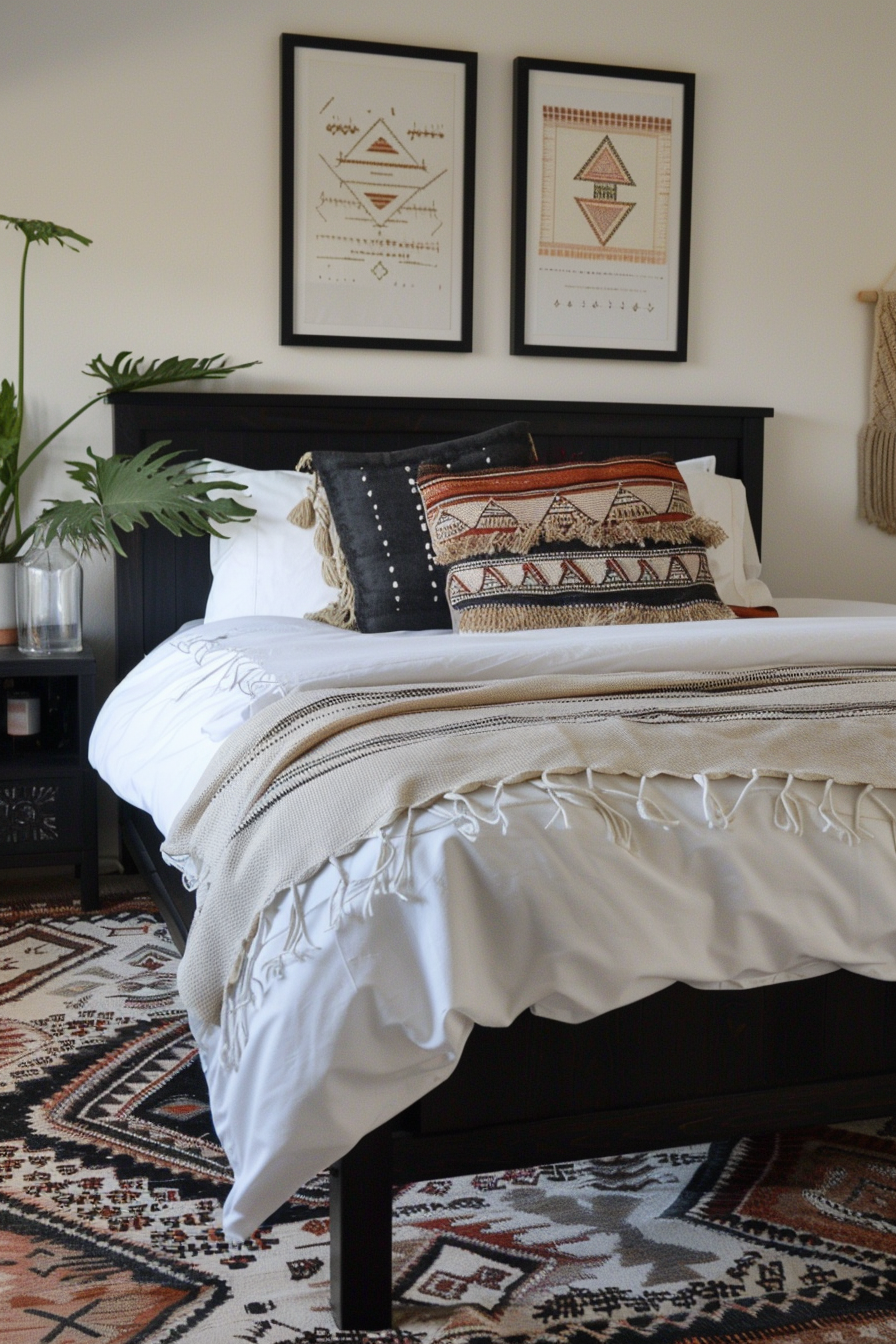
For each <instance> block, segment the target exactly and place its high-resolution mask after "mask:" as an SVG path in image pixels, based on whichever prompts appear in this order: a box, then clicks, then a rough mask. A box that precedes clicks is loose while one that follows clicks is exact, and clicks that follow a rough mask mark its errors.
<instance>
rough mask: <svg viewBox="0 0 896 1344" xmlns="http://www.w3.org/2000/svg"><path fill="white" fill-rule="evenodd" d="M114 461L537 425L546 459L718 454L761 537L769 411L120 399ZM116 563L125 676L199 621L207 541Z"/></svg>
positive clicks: (237, 454)
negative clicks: (166, 443)
mask: <svg viewBox="0 0 896 1344" xmlns="http://www.w3.org/2000/svg"><path fill="white" fill-rule="evenodd" d="M109 400H110V401H111V403H112V405H113V407H114V411H115V452H116V453H135V452H137V451H138V450H139V449H141V448H144V447H146V446H147V445H148V444H150V443H154V442H156V441H157V440H159V439H170V440H171V445H172V448H175V449H178V450H179V451H182V452H184V453H185V454H186V455H187V456H189V457H213V458H217V459H218V460H219V461H224V462H234V463H237V464H239V465H240V466H248V467H255V468H261V469H273V468H292V467H294V466H295V464H296V462H297V461H298V459H299V457H300V456H301V455H302V454H303V453H306V452H309V451H311V450H313V449H314V448H322V447H327V448H339V449H344V450H345V451H347V452H351V451H353V450H354V451H356V452H357V451H360V450H367V451H371V450H379V451H389V450H391V449H394V448H407V447H413V446H417V445H420V444H425V443H434V442H438V441H439V440H443V439H453V438H458V437H459V436H461V435H463V434H473V433H475V432H476V431H477V430H481V429H487V428H489V427H490V426H492V425H501V424H505V423H506V422H507V421H509V420H528V422H529V424H530V426H531V429H532V435H533V438H534V439H535V443H536V446H537V448H538V454H539V457H540V458H541V460H542V461H557V460H561V461H563V460H570V459H576V458H591V459H599V458H604V457H613V456H616V455H619V454H641V453H644V454H647V453H657V452H666V453H670V454H671V455H672V456H673V457H674V458H683V457H701V456H703V455H705V454H708V453H714V454H715V457H716V463H717V466H716V469H717V471H719V472H721V473H722V474H724V475H726V476H736V477H739V478H740V479H741V480H742V481H743V482H744V485H745V487H746V491H747V500H748V503H749V508H750V515H751V517H752V519H753V527H754V529H755V532H756V540H757V542H761V534H762V444H763V431H764V422H765V418H766V417H767V416H770V415H772V414H773V412H772V411H771V410H768V409H765V408H744V407H732V406H652V405H637V404H628V403H615V402H548V401H510V400H507V401H492V400H489V401H472V400H454V399H446V398H443V397H328V396H293V395H290V394H287V395H282V394H268V393H230V392H224V393H220V392H200V393H183V392H160V393H146V392H143V393H141V392H137V393H118V394H115V395H113V396H111V397H110V398H109ZM127 550H128V559H127V560H126V561H123V562H122V561H117V564H116V602H117V626H116V629H117V670H118V676H119V678H121V677H122V676H124V675H125V673H126V672H128V671H129V670H130V668H132V667H133V666H134V664H135V663H137V662H139V661H140V659H141V658H142V657H143V656H144V655H145V654H146V653H148V652H149V650H150V649H152V648H154V647H155V646H156V645H157V644H158V643H160V641H161V640H163V639H164V638H165V637H166V636H167V635H170V634H172V633H173V632H174V631H175V630H176V629H177V628H178V627H179V626H180V625H182V624H183V623H184V621H189V620H193V619H195V618H196V617H201V616H202V614H203V612H204V610H205V603H206V599H207V597H208V591H209V587H210V585H211V572H210V570H209V563H208V541H207V539H206V538H196V537H182V538H175V537H172V536H171V535H170V534H169V533H168V532H166V531H165V530H164V529H163V528H161V527H152V528H149V529H148V530H146V531H144V530H143V529H137V530H136V531H135V532H134V533H133V534H132V536H131V538H129V541H128V546H127Z"/></svg>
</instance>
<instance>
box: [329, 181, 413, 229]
mask: <svg viewBox="0 0 896 1344" xmlns="http://www.w3.org/2000/svg"><path fill="white" fill-rule="evenodd" d="M342 183H343V186H346V187H348V189H349V191H350V192H351V193H352V195H353V196H354V198H355V200H356V201H357V202H358V204H359V205H360V206H362V207H363V209H364V210H366V211H367V213H368V215H370V217H371V219H373V220H374V221H375V222H376V223H377V224H388V222H389V220H390V219H391V218H392V216H393V215H395V214H397V213H398V211H399V210H400V209H401V208H402V206H403V205H407V203H408V201H409V200H410V199H411V197H412V196H416V195H417V192H418V191H420V190H421V188H422V186H423V185H424V184H423V183H420V184H419V185H417V184H415V185H414V186H411V187H404V186H400V185H396V184H395V183H394V182H390V183H389V184H388V185H382V184H376V185H375V184H373V183H370V182H350V181H349V180H348V178H347V177H346V178H343V180H342Z"/></svg>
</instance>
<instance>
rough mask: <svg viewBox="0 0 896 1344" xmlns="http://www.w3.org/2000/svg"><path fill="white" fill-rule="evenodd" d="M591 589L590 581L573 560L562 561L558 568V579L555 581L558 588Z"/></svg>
mask: <svg viewBox="0 0 896 1344" xmlns="http://www.w3.org/2000/svg"><path fill="white" fill-rule="evenodd" d="M582 586H584V587H586V588H590V587H591V579H589V577H588V575H587V574H586V573H585V572H584V571H583V570H581V569H579V567H578V565H577V564H576V563H575V561H574V560H564V561H563V563H562V564H561V566H560V578H559V579H558V581H557V587H558V588H580V587H582Z"/></svg>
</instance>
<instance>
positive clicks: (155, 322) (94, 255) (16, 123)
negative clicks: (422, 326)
mask: <svg viewBox="0 0 896 1344" xmlns="http://www.w3.org/2000/svg"><path fill="white" fill-rule="evenodd" d="M284 31H286V32H297V33H317V34H322V35H326V36H334V37H353V38H366V39H370V40H379V41H391V42H406V43H415V44H420V45H431V46H444V47H459V48H465V49H469V50H474V51H478V52H479V104H478V106H479V136H478V163H477V201H476V265H475V328H474V352H473V354H470V355H445V354H431V353H418V352H413V353H411V352H401V351H384V352H377V351H363V350H356V351H345V352H339V351H332V350H314V349H308V348H286V347H281V346H280V345H279V344H278V340H277V302H278V191H279V182H278V172H279V167H278V134H279V108H278V98H279V89H278V37H279V34H280V33H281V32H284ZM894 53H896V3H894V0H748V3H744V0H551V2H550V3H547V4H545V3H540V4H536V3H535V2H534V0H452V2H451V4H448V5H446V4H443V3H436V2H435V0H379V2H378V3H377V4H375V5H374V4H371V3H364V0H343V2H342V3H341V4H338V5H337V4H333V3H332V2H324V0H253V3H251V4H250V3H246V0H153V3H152V4H150V5H147V4H143V3H141V4H138V3H136V0H79V3H78V4H72V3H71V0H0V127H2V130H3V134H2V145H3V148H2V152H0V165H2V169H0V184H2V185H0V211H2V212H3V213H8V214H12V215H29V216H34V217H38V218H49V219H53V220H55V221H56V222H57V223H60V224H64V225H66V226H68V227H70V228H74V229H75V230H77V231H78V232H83V233H86V234H87V235H88V236H89V237H91V238H92V239H93V240H94V243H93V246H92V247H91V248H90V249H88V250H87V251H86V252H84V253H82V254H81V255H75V254H74V253H72V252H63V251H61V250H60V249H58V248H56V247H54V248H52V249H49V250H48V249H40V250H39V251H36V250H32V260H31V261H30V262H29V267H30V275H29V296H30V297H29V339H30V347H29V353H28V367H27V374H26V397H27V400H28V407H29V414H30V417H31V431H32V433H33V434H37V433H39V432H40V430H41V428H43V427H46V428H50V427H52V426H53V425H54V424H55V423H57V422H58V421H59V420H61V419H62V418H64V416H65V415H66V414H67V413H69V412H70V410H71V409H72V408H73V407H74V406H76V405H77V404H79V401H80V400H84V399H86V395H87V394H89V392H90V390H91V389H92V387H93V384H92V383H91V382H90V381H88V380H87V379H85V378H83V377H82V376H81V374H80V373H79V370H80V369H81V368H82V367H83V365H84V363H85V362H86V360H87V359H89V358H90V357H92V356H93V355H95V354H96V353H98V352H100V351H101V352H102V353H103V354H105V355H111V354H114V353H115V352H117V351H118V350H120V349H131V350H133V351H134V352H135V353H138V354H140V353H143V354H146V355H148V356H154V355H167V354H174V353H177V354H182V355H187V354H196V355H200V354H212V353H215V352H217V351H225V352H227V354H228V355H229V356H230V357H231V358H232V359H233V360H235V361H241V360H246V359H253V358H254V359H259V360H261V361H262V363H261V365H260V366H259V367H257V368H254V369H251V370H249V371H247V372H245V373H242V374H238V375H236V377H234V378H233V379H232V380H231V381H230V382H229V384H228V387H229V389H230V390H234V391H237V390H252V391H271V392H283V391H302V392H317V393H325V392H327V391H332V392H334V393H361V392H371V393H384V394H388V393H393V394H401V393H419V394H422V395H439V394H445V395H448V396H497V397H512V396H515V395H520V396H527V397H536V398H537V397H544V398H551V399H556V398H562V397H570V398H575V399H581V400H588V399H594V400H607V399H609V400H631V401H640V400H643V401H657V402H707V403H715V404H725V403H729V404H743V405H749V404H757V405H768V406H774V408H775V412H776V415H775V419H774V420H773V421H772V422H771V423H770V424H769V427H768V435H767V445H768V451H767V458H766V461H767V473H766V506H765V545H764V557H765V577H766V578H767V579H768V581H769V583H770V585H771V588H772V591H773V592H780V593H790V594H802V595H811V594H827V595H831V596H840V597H854V598H873V599H886V600H889V599H892V600H896V539H893V538H890V537H887V536H885V535H884V534H882V533H880V532H878V531H876V530H875V529H873V528H871V527H869V526H868V525H867V524H865V523H862V522H860V521H859V520H858V518H857V511H856V436H857V432H858V430H859V427H860V425H861V423H862V420H863V418H864V416H865V412H866V395H867V394H866V384H867V373H868V360H869V355H870V334H871V310H870V309H868V308H866V307H864V306H863V305H860V304H858V303H857V302H856V301H855V297H854V295H855V292H856V290H858V289H860V288H863V287H868V286H872V287H873V286H876V285H877V284H878V283H879V282H880V281H881V280H882V279H883V277H884V276H885V275H886V273H887V271H888V270H889V268H890V266H891V265H892V264H893V263H894V262H896V174H894V173H893V172H892V171H891V154H890V150H889V139H890V132H891V129H892V128H893V127H894V126H896V82H894V81H893V79H892V73H891V72H892V56H893V54H894ZM517 55H527V56H538V57H551V58H558V59H572V60H584V61H596V62H603V63H608V64H619V65H632V66H644V67H654V68H660V69H671V70H689V71H694V72H695V73H696V76H697V99H696V107H697V115H696V137H695V173H694V227H693V240H692V252H691V325H690V356H689V359H688V362H687V363H686V364H683V365H674V364H673V365H662V364H653V363H649V362H638V361H618V362H615V361H604V360H593V361H592V360H580V359H567V360H564V359H531V358H520V357H511V356H510V355H509V354H508V353H507V350H508V313H509V291H510V281H509V266H510V263H509V248H510V240H509V234H510V229H509V219H510V167H511V165H510V145H511V80H512V74H511V63H512V59H513V57H514V56H517ZM18 257H19V247H18V236H13V235H12V234H11V233H9V234H7V233H0V371H2V372H3V373H5V374H6V375H7V376H12V375H13V372H14V348H15V329H14V304H15V297H16V281H17V274H16V272H17V265H18ZM87 443H90V444H92V446H93V447H94V448H95V449H96V450H98V451H100V452H108V451H109V450H110V449H111V413H110V411H109V410H108V408H106V407H104V406H101V407H99V408H97V409H95V410H93V411H91V412H90V413H89V415H88V416H87V417H85V418H84V419H83V420H81V421H79V422H78V423H77V425H76V426H73V428H72V431H70V432H69V433H68V434H67V435H66V436H65V437H64V439H62V440H60V442H59V444H58V451H57V452H56V453H55V456H54V460H53V461H52V462H48V463H47V466H46V469H45V470H44V471H43V472H42V473H40V474H37V475H36V476H35V478H34V480H33V502H34V503H36V502H37V501H38V500H39V499H40V498H42V497H44V496H46V495H48V494H56V493H60V492H61V491H62V490H63V489H64V487H65V484H66V482H65V479H64V476H63V474H62V467H61V462H62V461H63V459H64V458H65V457H68V456H72V455H73V454H74V453H77V452H80V451H81V450H82V448H83V447H84V445H85V444H87ZM111 594H112V587H111V566H110V565H104V564H102V563H95V564H92V565H91V566H90V569H89V572H88V575H87V598H86V610H85V624H86V630H87V634H88V637H89V638H90V639H91V640H92V642H93V643H94V645H95V646H96V647H97V648H98V649H99V651H100V654H101V656H102V658H103V662H104V667H105V668H106V676H107V678H108V675H109V672H108V668H109V650H110V648H111V643H112V638H113V612H112V595H111ZM107 834H108V832H107Z"/></svg>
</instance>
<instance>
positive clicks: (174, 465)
mask: <svg viewBox="0 0 896 1344" xmlns="http://www.w3.org/2000/svg"><path fill="white" fill-rule="evenodd" d="M0 221H3V222H4V223H5V225H6V228H7V229H9V228H12V229H15V230H17V231H18V232H19V233H20V234H21V235H22V236H23V237H24V239H25V244H24V250H23V253H22V262H21V272H20V278H19V328H18V375H17V379H16V381H15V383H13V382H10V381H9V380H8V379H6V378H4V379H3V381H2V383H0V566H3V565H4V564H6V563H8V562H10V561H12V560H15V559H16V557H17V556H18V555H20V554H21V553H22V551H23V550H24V549H25V547H26V545H27V543H28V542H29V541H31V540H32V538H34V537H35V535H36V536H37V538H38V539H40V538H43V539H44V540H45V541H51V540H52V539H53V538H54V537H58V538H59V539H60V540H61V541H62V542H68V543H70V544H71V545H73V546H74V548H75V549H76V550H78V551H79V552H85V551H91V550H97V551H102V552H108V551H109V550H115V551H118V552H119V553H120V554H124V551H123V548H122V545H121V541H120V539H119V535H118V534H119V532H130V531H132V530H133V528H134V526H135V525H138V524H139V525H140V526H145V525H146V524H147V522H148V521H149V519H151V518H152V519H155V520H156V521H157V522H159V523H161V524H162V526H163V527H166V528H167V529H168V530H169V531H170V532H174V533H175V534H176V535H179V534H180V533H182V532H186V533H189V534H191V535H193V536H197V535H200V534H202V533H214V534H215V535H217V532H216V526H215V525H216V524H218V523H225V522H232V521H234V520H236V519H243V518H248V517H250V516H251V515H252V513H253V512H254V510H253V509H250V508H247V507H246V506H245V505H244V504H240V503H239V502H238V501H237V500H236V499H234V498H233V496H232V494H229V493H224V494H222V493H221V492H222V491H225V492H229V491H234V490H240V489H242V488H243V487H242V486H239V485H236V484H235V483H231V482H229V481H227V480H226V479H225V480H212V479H210V478H209V477H208V476H206V475H204V474H203V471H202V466H203V464H201V463H196V462H193V463H183V462H179V461H177V460H176V459H177V454H173V453H164V452H163V451H162V449H164V448H166V447H167V446H168V445H167V441H163V442H160V443H155V444H152V445H151V446H150V447H149V448H146V449H144V450H143V451H142V452H140V453H137V454H135V455H134V456H133V457H114V458H101V457H98V456H97V455H96V454H95V453H94V452H93V451H92V450H91V449H90V448H88V449H87V459H88V460H87V461H81V462H69V463H68V467H69V472H68V474H69V476H70V477H71V478H72V480H74V481H75V482H76V483H77V484H78V485H79V486H81V487H82V488H83V489H84V490H85V491H86V492H87V495H88V496H89V498H88V499H86V500H85V499H80V500H52V501H50V507H49V508H47V509H45V510H44V511H43V513H41V514H40V515H39V517H37V518H36V519H34V520H33V521H32V522H30V523H28V524H27V525H25V526H23V524H22V506H21V496H22V484H23V480H24V477H25V474H26V472H27V471H28V470H29V468H30V467H31V466H32V465H33V464H34V463H35V462H36V461H37V459H38V458H39V457H40V455H41V454H42V453H43V452H45V451H46V449H47V448H49V446H50V444H51V443H52V442H53V440H54V439H56V438H57V437H58V436H59V435H60V434H61V433H62V432H63V430H65V429H67V428H68V427H69V425H70V424H72V422H73V421H75V420H77V419H78V417H79V416H81V415H83V414H84V413H85V412H86V411H89V410H90V408H91V407H92V406H94V405H95V404H96V403H97V402H98V401H101V400H102V398H103V397H105V396H107V395H108V393H109V392H137V391H141V390H143V389H144V388H151V387H165V386H168V385H170V384H172V383H183V382H192V381H194V380H196V379H200V378H226V377H227V376H228V375H229V374H231V373H233V372H234V371H235V370H236V369H245V368H249V367H250V365H249V364H231V365H228V364H226V363H225V362H224V357H223V355H212V356H211V357H209V358H205V359H180V358H178V357H176V356H175V357H172V358H169V359H154V360H152V361H151V362H150V363H146V361H145V359H143V358H142V357H140V358H133V357H132V355H131V352H130V351H129V350H123V351H122V352H121V353H120V354H118V355H116V356H115V358H114V359H112V360H106V359H104V358H103V357H102V355H97V356H96V358H95V359H92V360H91V361H90V362H89V364H88V365H87V367H86V368H85V370H84V372H85V374H86V375H87V376H88V377H90V378H97V379H99V381H100V382H101V383H102V387H101V388H100V389H99V390H98V391H96V392H95V393H94V394H93V395H92V396H91V397H90V398H89V399H88V400H87V401H85V403H84V405H83V406H79V407H78V409H77V410H76V411H74V412H73V413H72V414H71V415H70V416H68V418H67V419H65V420H63V422H62V424H60V425H57V426H56V428H55V429H54V430H53V431H52V433H51V434H47V435H46V437H45V438H43V439H41V441H40V442H39V443H37V444H35V445H34V446H33V447H32V446H30V445H29V444H27V440H26V436H25V395H24V387H25V272H26V266H27V262H28V252H29V249H30V248H31V246H32V245H33V244H35V243H38V244H39V243H44V244H47V245H49V244H50V243H58V244H59V245H60V247H68V248H71V249H73V250H74V251H78V250H79V248H82V247H89V246H90V244H91V239H89V238H85V237H84V236H83V234H80V233H75V231H74V230H73V229H66V228H62V227H61V226H60V225H59V224H52V223H50V222H49V221H47V220H39V219H18V218H15V217H13V216H11V215H0ZM255 362H257V361H254V360H253V361H252V363H255ZM211 492H214V494H215V496H216V498H214V499H212V498H210V494H211Z"/></svg>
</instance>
